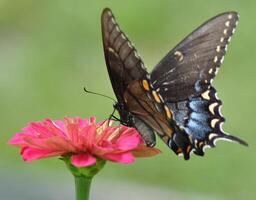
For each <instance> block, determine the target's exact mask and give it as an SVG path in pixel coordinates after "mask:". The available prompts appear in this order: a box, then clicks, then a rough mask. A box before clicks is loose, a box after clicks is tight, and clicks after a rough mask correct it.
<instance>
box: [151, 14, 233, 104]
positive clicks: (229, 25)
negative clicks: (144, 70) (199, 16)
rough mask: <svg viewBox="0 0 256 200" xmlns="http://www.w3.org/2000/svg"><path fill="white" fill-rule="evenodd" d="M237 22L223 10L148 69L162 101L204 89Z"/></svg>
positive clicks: (181, 97)
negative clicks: (151, 68)
mask: <svg viewBox="0 0 256 200" xmlns="http://www.w3.org/2000/svg"><path fill="white" fill-rule="evenodd" d="M237 21H238V14H237V13H236V12H227V13H223V14H220V15H217V16H216V17H214V18H212V19H210V20H209V21H207V22H205V23H204V24H203V25H201V26H200V27H199V28H197V29H196V30H195V31H194V32H192V33H191V34H190V35H189V36H187V37H186V38H185V39H184V40H183V41H182V42H180V43H179V44H178V45H177V46H176V47H175V48H174V49H172V50H171V51H170V52H169V53H168V54H167V55H166V56H165V57H164V58H163V59H162V60H161V61H160V62H159V64H158V65H157V66H156V67H155V68H154V69H153V71H152V72H151V82H152V84H153V86H154V88H156V89H158V88H159V93H160V94H161V95H162V97H163V98H164V100H165V101H170V102H176V101H180V100H184V99H187V98H188V97H190V96H197V95H199V94H201V93H202V92H204V91H206V90H207V89H208V87H209V85H210V84H211V81H212V79H213V78H214V76H215V75H216V73H217V71H218V69H219V67H220V65H221V63H222V61H223V58H224V55H225V53H226V50H227V45H228V43H229V41H230V38H231V36H232V35H233V33H234V30H235V27H236V24H237Z"/></svg>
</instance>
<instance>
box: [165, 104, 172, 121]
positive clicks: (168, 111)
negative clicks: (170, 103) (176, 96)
mask: <svg viewBox="0 0 256 200" xmlns="http://www.w3.org/2000/svg"><path fill="white" fill-rule="evenodd" d="M164 110H165V113H166V116H167V118H168V119H171V118H172V113H171V111H170V109H169V108H168V107H167V106H166V105H165V106H164Z"/></svg>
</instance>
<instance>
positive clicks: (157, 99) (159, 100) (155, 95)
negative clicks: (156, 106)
mask: <svg viewBox="0 0 256 200" xmlns="http://www.w3.org/2000/svg"><path fill="white" fill-rule="evenodd" d="M152 95H153V97H154V99H155V101H156V102H157V103H161V99H160V97H159V96H158V94H157V93H156V91H154V90H153V91H152Z"/></svg>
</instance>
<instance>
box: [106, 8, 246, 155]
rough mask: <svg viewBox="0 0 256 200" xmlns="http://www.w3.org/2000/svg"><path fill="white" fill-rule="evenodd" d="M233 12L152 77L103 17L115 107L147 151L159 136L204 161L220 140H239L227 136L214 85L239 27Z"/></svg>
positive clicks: (188, 41) (181, 47)
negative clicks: (209, 150)
mask: <svg viewBox="0 0 256 200" xmlns="http://www.w3.org/2000/svg"><path fill="white" fill-rule="evenodd" d="M237 20H238V15H237V13H235V12H228V13H223V14H220V15H218V16H216V17H215V18H212V19H211V20H209V21H207V22H206V23H204V24H203V25H202V26H200V27H199V28H198V29H196V30H195V31H194V32H192V33H191V34H190V35H189V36H188V37H186V38H185V39H184V40H183V41H182V42H181V43H179V44H178V45H177V46H176V47H175V48H174V49H173V50H171V51H170V52H169V53H168V54H167V55H166V56H165V57H164V58H163V59H162V60H161V61H160V62H159V63H158V64H157V65H156V67H155V68H154V69H153V71H152V72H151V73H148V72H147V70H146V68H145V66H144V63H143V61H142V59H141V58H140V56H139V55H138V53H137V51H136V49H135V48H134V47H133V45H132V44H131V42H130V41H129V39H128V38H127V37H126V35H125V34H124V33H123V32H122V31H121V30H120V27H119V26H118V25H117V23H116V21H115V18H114V16H113V14H112V12H111V11H110V10H109V9H105V10H104V11H103V13H102V35H103V47H104V53H105V59H106V64H107V69H108V73H109V76H110V80H111V83H112V87H113V89H114V92H115V94H116V97H117V100H118V102H117V104H115V105H114V107H115V108H116V109H117V110H118V112H119V114H120V121H121V123H122V124H124V125H127V126H131V127H135V128H136V129H137V130H138V131H139V132H140V134H141V135H142V137H143V139H144V141H145V143H146V144H147V145H148V146H154V145H155V143H156V138H155V133H157V134H158V135H159V136H160V138H161V139H162V140H163V141H164V142H165V143H166V144H167V145H168V146H169V147H170V148H171V149H172V150H173V151H174V152H175V153H176V154H183V156H184V158H185V159H189V156H190V153H191V152H194V153H195V154H197V155H201V156H202V155H204V148H205V147H206V146H210V147H214V146H215V142H216V140H217V139H226V140H230V141H236V142H239V143H241V144H244V145H246V143H245V142H244V141H242V140H241V139H239V138H237V137H234V136H231V135H228V134H225V133H224V132H223V131H222V129H221V125H222V123H223V122H224V118H223V117H222V116H221V114H220V112H219V109H220V106H221V104H222V103H221V101H220V100H219V99H218V98H217V96H216V90H215V89H214V88H213V86H212V85H211V82H212V80H213V78H214V76H215V74H216V73H217V71H218V69H219V66H220V64H221V62H222V61H223V56H224V55H225V52H226V48H227V44H228V42H229V40H230V37H231V35H232V34H233V32H234V31H233V30H234V28H235V26H236V22H237Z"/></svg>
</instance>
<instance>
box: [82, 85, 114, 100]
mask: <svg viewBox="0 0 256 200" xmlns="http://www.w3.org/2000/svg"><path fill="white" fill-rule="evenodd" d="M84 91H85V92H86V93H89V94H95V95H98V96H102V97H106V98H108V99H111V100H112V101H114V102H115V103H116V100H115V99H113V98H111V97H109V96H107V95H105V94H100V93H97V92H92V91H89V90H87V89H86V88H85V87H84Z"/></svg>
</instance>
